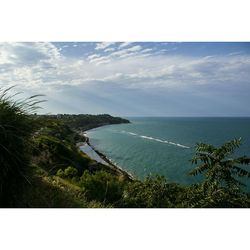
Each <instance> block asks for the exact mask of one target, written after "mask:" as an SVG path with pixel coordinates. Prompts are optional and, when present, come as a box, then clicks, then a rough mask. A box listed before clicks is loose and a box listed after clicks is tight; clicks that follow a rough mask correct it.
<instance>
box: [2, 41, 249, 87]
mask: <svg viewBox="0 0 250 250" xmlns="http://www.w3.org/2000/svg"><path fill="white" fill-rule="evenodd" d="M148 52H152V49H143V48H142V46H140V45H135V46H132V47H127V48H124V49H122V50H118V51H115V52H113V53H110V54H109V55H105V56H103V55H99V54H94V53H93V52H92V53H93V54H91V55H89V56H88V57H87V58H76V57H74V58H69V57H65V56H63V55H62V54H61V52H60V50H59V49H58V48H57V47H56V46H55V45H53V44H51V43H1V44H0V86H9V85H15V84H18V85H20V86H22V88H23V89H28V90H29V89H36V90H37V91H38V92H43V89H44V88H50V90H55V91H59V90H60V89H62V88H65V86H72V85H74V86H78V85H89V86H91V84H93V82H101V83H102V84H105V83H107V84H111V83H112V84H114V85H115V86H123V88H137V89H147V88H166V89H167V88H175V89H180V88H183V87H187V88H191V87H192V86H193V87H195V86H197V85H207V86H209V85H210V84H222V85H225V86H227V85H228V84H237V83H238V82H241V83H245V84H249V81H250V73H249V72H250V57H249V56H247V55H246V56H242V55H234V56H233V57H228V56H227V55H226V56H213V57H212V56H206V57H197V56H196V57H192V56H180V55H179V56H173V55H168V56H166V55H161V54H157V53H148Z"/></svg>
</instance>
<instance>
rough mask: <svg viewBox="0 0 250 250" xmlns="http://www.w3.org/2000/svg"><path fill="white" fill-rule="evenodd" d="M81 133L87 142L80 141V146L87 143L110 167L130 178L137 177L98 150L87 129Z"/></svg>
mask: <svg viewBox="0 0 250 250" xmlns="http://www.w3.org/2000/svg"><path fill="white" fill-rule="evenodd" d="M79 133H80V135H82V136H83V137H85V138H86V140H85V142H82V143H81V144H80V143H79V144H78V147H80V146H82V145H84V144H85V143H86V144H87V145H88V146H89V147H90V148H91V149H92V150H93V151H95V153H96V154H97V155H98V156H99V157H100V158H101V159H102V160H103V161H105V162H106V163H107V164H108V165H107V166H108V167H110V168H111V169H112V170H114V171H116V172H118V173H119V174H122V175H125V176H126V177H128V178H129V179H130V180H136V178H135V177H134V176H133V175H132V174H131V173H129V172H128V171H126V170H124V169H122V168H121V167H120V166H118V165H116V164H114V163H113V162H112V161H111V160H109V158H108V157H107V156H106V155H105V154H103V153H101V152H100V151H98V150H97V149H95V147H94V146H93V145H91V144H90V142H89V137H88V136H87V134H86V131H81V132H79ZM92 160H95V159H92Z"/></svg>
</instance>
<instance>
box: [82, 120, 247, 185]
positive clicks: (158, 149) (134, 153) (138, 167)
mask: <svg viewBox="0 0 250 250" xmlns="http://www.w3.org/2000/svg"><path fill="white" fill-rule="evenodd" d="M128 119H129V120H130V121H131V123H130V124H118V125H108V126H103V127H99V128H95V129H92V130H89V131H87V135H88V137H89V138H90V143H91V144H92V145H93V146H94V147H95V148H96V149H97V150H98V151H100V152H102V153H103V154H105V155H106V156H107V157H108V158H109V159H110V160H111V161H112V162H113V163H115V164H117V165H119V166H120V167H121V168H123V169H124V170H126V171H128V172H129V173H131V174H132V175H133V176H135V177H136V178H138V179H141V180H143V179H144V178H145V177H146V176H148V175H156V174H157V175H164V176H165V177H166V178H167V179H168V180H169V181H173V182H177V183H181V184H190V183H193V182H194V181H197V179H199V177H192V176H190V175H188V173H189V171H190V170H191V169H192V168H194V167H195V166H194V165H192V164H191V162H190V160H191V159H192V157H193V156H194V152H195V145H196V143H197V142H203V143H209V144H213V145H215V146H219V145H221V144H222V143H224V142H226V141H229V140H232V139H234V138H240V137H241V138H242V146H241V147H240V148H239V149H238V150H237V151H236V155H247V156H249V157H250V118H243V117H242V118H211V117H209V118H208V117H206V118H205V117H199V118H198V117H192V118H190V117H189V118H187V117H138V118H135V117H128Z"/></svg>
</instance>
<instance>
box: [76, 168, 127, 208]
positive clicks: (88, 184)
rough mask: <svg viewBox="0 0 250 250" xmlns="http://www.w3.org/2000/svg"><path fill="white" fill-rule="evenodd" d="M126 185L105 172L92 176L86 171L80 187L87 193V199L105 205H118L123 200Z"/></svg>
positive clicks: (116, 177) (121, 180) (120, 179)
mask: <svg viewBox="0 0 250 250" xmlns="http://www.w3.org/2000/svg"><path fill="white" fill-rule="evenodd" d="M125 183H126V182H125V181H124V180H123V179H122V178H119V177H118V176H115V175H112V174H110V173H107V172H105V171H97V172H96V173H94V174H91V173H90V172H89V171H88V170H86V171H85V172H84V173H83V175H82V176H81V178H80V186H81V187H82V188H83V190H84V191H85V196H86V198H87V199H88V200H96V201H100V202H103V203H104V204H108V203H113V204H116V205H118V204H119V202H120V200H121V198H122V192H123V187H124V185H125Z"/></svg>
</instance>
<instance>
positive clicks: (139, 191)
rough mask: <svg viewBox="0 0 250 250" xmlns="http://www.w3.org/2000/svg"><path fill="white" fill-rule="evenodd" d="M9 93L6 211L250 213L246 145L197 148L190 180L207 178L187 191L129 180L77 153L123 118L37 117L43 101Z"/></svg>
mask: <svg viewBox="0 0 250 250" xmlns="http://www.w3.org/2000/svg"><path fill="white" fill-rule="evenodd" d="M7 93H8V90H5V91H1V95H0V153H1V154H0V167H1V168H0V205H1V207H95V208H102V207H126V208H131V207H134V208H144V207H145V208H153V207H157V208H161V207H169V208H179V207H180V208H184V207H213V208H214V207H250V197H249V193H248V192H247V191H246V189H245V188H244V181H246V180H247V178H249V177H250V172H249V171H248V170H247V167H248V165H249V163H250V159H249V158H247V157H246V156H243V157H235V158H233V155H234V150H235V149H236V148H238V147H239V146H240V143H241V141H240V140H233V141H230V142H226V143H225V144H224V145H222V146H220V147H218V148H216V147H214V146H212V145H208V144H203V143H199V144H197V146H196V154H195V156H194V158H193V159H192V162H193V164H195V165H196V166H195V168H194V169H193V170H192V171H191V172H190V175H203V177H204V178H203V181H201V182H199V183H196V184H193V185H189V186H183V185H179V184H177V183H170V182H168V181H167V180H166V178H165V177H162V176H153V177H152V176H150V177H148V178H146V179H145V180H144V181H140V180H131V179H130V178H128V176H127V175H125V174H123V173H122V172H121V171H117V170H116V169H115V168H111V167H108V166H106V165H102V164H100V163H97V162H96V161H94V160H92V159H90V158H89V157H88V156H87V155H85V154H84V153H83V152H81V151H80V150H79V148H78V147H77V146H76V144H77V143H79V142H83V141H85V137H84V136H83V135H81V134H79V133H77V130H78V129H86V128H92V127H97V126H101V125H104V124H110V123H120V122H123V119H121V118H113V117H111V116H108V115H99V116H91V115H61V116H39V115H34V114H33V112H34V110H35V106H36V104H37V103H39V100H37V97H38V96H33V97H31V98H29V99H25V100H22V101H14V100H13V98H12V97H13V96H12V97H7ZM124 122H126V120H124ZM242 165H244V166H242Z"/></svg>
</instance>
